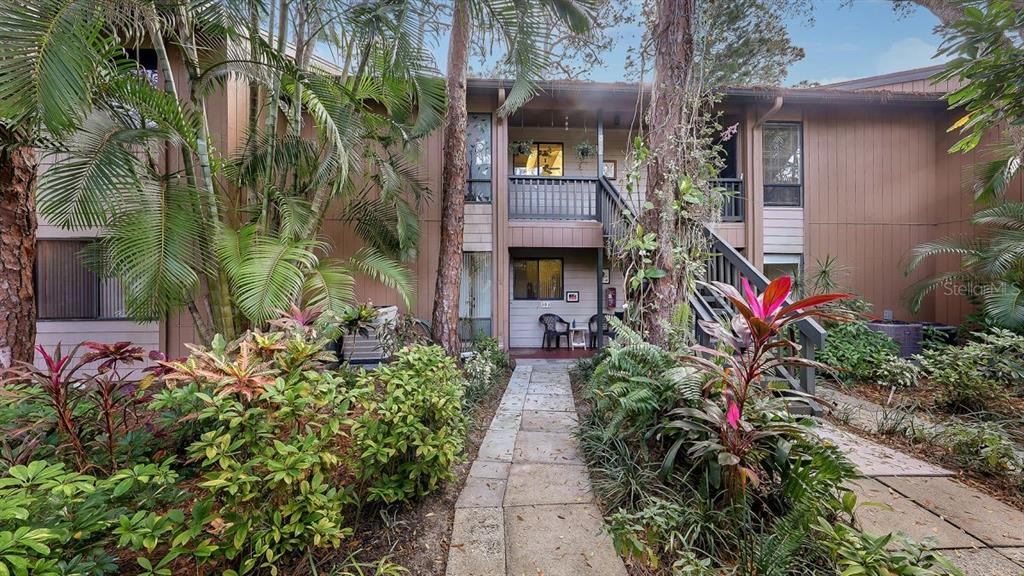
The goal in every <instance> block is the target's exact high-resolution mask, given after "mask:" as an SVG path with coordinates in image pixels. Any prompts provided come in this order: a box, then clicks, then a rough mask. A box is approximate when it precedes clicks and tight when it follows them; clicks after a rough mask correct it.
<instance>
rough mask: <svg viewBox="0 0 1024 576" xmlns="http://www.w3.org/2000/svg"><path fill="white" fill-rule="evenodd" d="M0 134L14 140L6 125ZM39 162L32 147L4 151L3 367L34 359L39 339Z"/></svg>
mask: <svg viewBox="0 0 1024 576" xmlns="http://www.w3.org/2000/svg"><path fill="white" fill-rule="evenodd" d="M0 137H2V138H3V140H4V141H5V142H10V141H12V138H10V134H9V133H7V132H6V131H5V130H0ZM37 166H38V160H37V158H36V152H35V150H34V149H33V148H32V147H30V146H15V147H12V148H9V149H8V150H5V151H4V152H3V153H2V154H0V368H5V367H9V366H10V365H12V364H13V363H14V362H17V361H20V362H31V361H32V358H33V352H32V349H33V346H35V342H36V298H35V287H34V285H33V281H32V276H33V266H34V265H35V261H36V197H35V180H36V168H37Z"/></svg>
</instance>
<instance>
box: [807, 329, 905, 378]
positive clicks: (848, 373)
mask: <svg viewBox="0 0 1024 576" xmlns="http://www.w3.org/2000/svg"><path fill="white" fill-rule="evenodd" d="M898 354H899V346H897V345H896V342H895V341H894V340H893V339H892V338H890V337H889V336H887V335H885V334H882V333H881V332H876V331H874V330H872V329H870V328H868V325H867V323H865V322H859V321H858V322H848V323H835V324H830V325H829V327H828V339H827V340H826V341H825V349H824V350H822V351H821V352H819V355H818V360H820V361H821V362H823V363H824V364H827V365H828V366H831V367H832V368H835V369H836V370H837V376H838V377H839V379H840V380H842V381H844V382H848V383H849V382H875V381H877V380H876V378H877V377H878V376H883V377H885V378H889V379H893V376H894V375H893V373H892V372H891V371H892V370H899V369H901V368H904V367H905V365H900V366H898V367H896V368H893V365H894V363H896V364H899V363H898V362H897V361H898V359H899V356H898ZM895 379H896V380H898V381H904V382H905V381H907V379H908V378H907V377H906V375H901V376H900V377H898V378H895ZM887 383H889V382H887ZM889 384H891V383H889Z"/></svg>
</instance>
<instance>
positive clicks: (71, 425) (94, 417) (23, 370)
mask: <svg viewBox="0 0 1024 576" xmlns="http://www.w3.org/2000/svg"><path fill="white" fill-rule="evenodd" d="M80 348H86V349H88V350H89V351H88V352H86V353H85V354H82V355H81V357H80V358H78V359H77V360H76V358H75V357H76V356H77V353H78V350H79V349H80ZM36 352H37V353H38V354H39V358H40V359H42V362H43V367H42V368H37V367H36V366H35V365H33V364H31V363H27V362H25V363H21V364H20V366H19V367H18V368H17V369H15V370H13V371H12V374H13V377H12V378H10V379H9V380H7V381H6V382H5V383H4V388H5V392H7V393H8V395H10V396H12V397H13V399H14V400H15V401H18V402H35V401H38V402H41V403H42V404H44V405H45V406H46V407H47V408H48V409H49V411H50V413H51V415H52V418H53V420H52V422H51V421H50V420H49V417H47V418H46V419H41V420H36V421H32V422H27V423H26V424H25V425H24V426H22V427H21V428H18V429H16V430H14V431H12V432H11V433H12V434H16V435H19V436H23V435H25V434H28V433H30V432H31V431H33V430H35V431H37V433H39V434H42V435H43V436H45V435H46V434H48V433H49V430H50V429H55V431H56V433H57V434H56V436H57V438H58V442H59V444H58V445H57V449H58V450H70V453H71V457H72V459H73V461H74V465H75V468H76V469H77V470H79V471H85V470H88V469H90V468H94V467H95V468H101V469H102V468H105V466H104V465H102V464H98V463H96V462H93V461H92V460H91V459H90V457H89V456H90V451H91V448H90V445H91V444H94V443H95V444H99V445H100V446H101V447H102V451H103V452H104V453H105V455H106V460H107V464H108V465H109V468H108V471H110V472H112V471H115V470H116V469H117V467H118V463H117V456H116V451H117V445H118V442H119V440H120V439H121V437H122V436H123V435H124V433H125V432H127V431H128V430H129V429H130V424H129V410H130V409H131V408H132V407H133V406H134V404H135V402H136V397H135V394H134V392H135V384H134V383H133V382H131V381H130V380H129V378H128V375H126V374H122V373H121V372H120V368H121V367H124V366H130V365H132V364H134V363H135V362H138V361H140V360H142V357H143V356H142V354H143V350H142V348H141V347H139V346H135V345H133V344H132V343H130V342H117V343H115V344H101V343H98V342H85V343H83V344H81V345H79V346H75V347H74V348H73V349H72V350H71V351H70V352H68V353H67V354H66V355H65V354H64V353H63V350H62V347H61V345H60V344H58V345H57V346H56V348H55V349H54V351H53V353H52V354H51V353H49V352H48V351H47V350H46V349H45V348H43V347H42V346H37V347H36ZM93 363H96V373H95V374H91V375H90V374H82V369H83V368H85V367H86V366H88V365H89V364H93ZM83 400H87V401H88V402H90V403H92V404H93V406H95V408H96V411H95V412H93V411H83V410H79V407H80V405H81V404H82V401H83ZM136 419H137V416H136ZM51 426H52V428H50V427H51ZM41 438H42V436H41V437H40V438H37V439H36V440H27V441H26V444H29V445H38V444H39V440H40V439H41Z"/></svg>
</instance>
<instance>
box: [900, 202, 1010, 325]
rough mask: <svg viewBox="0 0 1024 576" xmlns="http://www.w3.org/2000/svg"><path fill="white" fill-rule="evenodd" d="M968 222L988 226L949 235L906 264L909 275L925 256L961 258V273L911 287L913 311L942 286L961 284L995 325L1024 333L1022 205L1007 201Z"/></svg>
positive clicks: (928, 244)
mask: <svg viewBox="0 0 1024 576" xmlns="http://www.w3.org/2000/svg"><path fill="white" fill-rule="evenodd" d="M972 222H973V223H974V224H976V225H979V226H986V227H988V229H987V230H985V231H983V232H982V233H981V234H979V235H977V236H975V237H973V238H970V237H962V236H961V237H947V238H942V239H939V240H935V241H932V242H926V243H924V244H921V245H919V246H917V247H915V248H914V250H913V251H912V252H911V258H910V261H909V263H908V265H907V273H908V274H909V273H911V272H913V271H914V270H915V269H917V267H918V266H920V265H921V263H922V262H924V261H925V260H926V259H928V258H933V257H936V256H943V255H949V256H959V257H960V259H961V264H960V269H959V270H954V271H950V272H945V273H942V274H938V275H936V276H933V277H931V278H928V279H926V280H923V281H921V282H918V283H917V284H915V285H914V286H912V287H911V294H912V296H911V302H910V304H911V309H912V310H913V311H915V312H916V311H917V310H919V309H920V308H921V303H922V302H923V300H924V297H925V296H927V295H928V294H929V293H931V292H933V291H935V290H936V289H938V288H940V287H944V286H950V285H954V284H960V285H963V286H965V287H966V288H965V290H966V293H967V297H968V299H969V300H970V301H971V302H972V303H973V304H975V305H976V306H978V307H979V308H980V309H981V310H982V311H983V312H984V313H985V316H986V318H987V319H988V320H989V321H991V322H992V323H993V324H995V325H997V326H1001V327H1003V328H1008V329H1010V330H1015V331H1021V330H1024V204H1022V203H1017V202H1006V203H1003V204H998V205H995V206H992V207H990V208H984V209H982V210H978V211H977V212H975V213H974V217H973V219H972Z"/></svg>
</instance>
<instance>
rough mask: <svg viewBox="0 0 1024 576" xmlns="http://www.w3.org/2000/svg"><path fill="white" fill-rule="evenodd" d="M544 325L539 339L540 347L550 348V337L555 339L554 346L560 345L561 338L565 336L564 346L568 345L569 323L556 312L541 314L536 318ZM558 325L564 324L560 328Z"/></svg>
mask: <svg viewBox="0 0 1024 576" xmlns="http://www.w3.org/2000/svg"><path fill="white" fill-rule="evenodd" d="M537 321H538V322H540V323H541V324H542V325H543V326H544V338H543V340H541V344H540V346H541V348H550V347H551V346H550V344H551V339H552V338H554V339H555V348H559V347H560V346H561V338H562V336H565V346H566V348H568V347H569V323H568V322H566V321H565V320H562V317H561V316H559V315H558V314H541V315H540V318H538V319H537ZM559 325H564V326H565V328H564V329H561V328H560V327H559Z"/></svg>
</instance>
